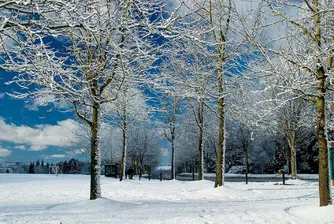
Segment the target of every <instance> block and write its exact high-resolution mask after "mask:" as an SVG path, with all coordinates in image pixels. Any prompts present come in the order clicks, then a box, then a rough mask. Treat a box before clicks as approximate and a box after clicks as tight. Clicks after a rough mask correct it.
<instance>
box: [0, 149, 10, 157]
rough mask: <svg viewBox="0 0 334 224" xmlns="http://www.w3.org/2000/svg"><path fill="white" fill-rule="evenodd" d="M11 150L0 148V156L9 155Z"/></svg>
mask: <svg viewBox="0 0 334 224" xmlns="http://www.w3.org/2000/svg"><path fill="white" fill-rule="evenodd" d="M11 153H12V152H11V151H9V150H8V149H4V148H0V157H6V156H9V155H10V154H11Z"/></svg>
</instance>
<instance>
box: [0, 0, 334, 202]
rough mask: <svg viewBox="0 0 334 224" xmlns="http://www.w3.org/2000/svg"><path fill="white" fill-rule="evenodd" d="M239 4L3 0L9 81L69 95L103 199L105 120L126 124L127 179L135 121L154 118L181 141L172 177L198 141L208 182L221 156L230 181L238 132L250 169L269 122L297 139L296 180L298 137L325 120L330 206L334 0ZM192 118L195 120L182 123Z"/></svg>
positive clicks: (31, 91)
mask: <svg viewBox="0 0 334 224" xmlns="http://www.w3.org/2000/svg"><path fill="white" fill-rule="evenodd" d="M239 3H240V2H239V1H233V0H187V1H181V2H180V3H178V2H177V1H176V2H175V1H174V2H173V4H170V2H169V1H167V0H159V1H135V0H125V1H109V0H100V1H94V2H91V1H79V0H78V1H76V0H73V1H70V2H68V1H59V0H57V1H54V0H47V1H45V0H44V1H33V2H30V1H13V2H7V1H0V4H1V5H0V8H1V10H2V18H3V19H2V26H1V43H2V54H1V63H0V64H1V68H2V69H4V70H7V71H12V72H16V74H17V75H16V76H15V77H14V78H13V79H12V81H11V82H8V84H11V83H15V84H17V85H18V86H19V87H21V89H20V90H18V91H15V92H14V93H12V94H11V95H12V96H14V97H16V98H27V97H28V98H29V97H30V98H33V99H36V98H43V99H46V103H50V102H52V103H54V104H56V103H59V102H62V101H67V102H68V103H70V104H72V105H73V110H74V112H75V114H76V115H77V117H78V118H79V119H80V120H82V122H84V123H85V124H86V125H87V126H88V127H89V129H90V131H89V139H90V146H91V148H90V150H89V151H90V161H91V169H90V170H91V193H90V198H91V199H96V198H98V197H101V187H100V184H99V182H100V180H99V176H100V163H101V158H100V157H101V156H100V154H101V153H100V146H101V129H103V123H104V122H109V123H111V124H114V125H118V126H119V127H120V128H121V130H122V133H121V136H122V144H121V145H122V154H121V172H122V177H123V175H124V173H125V166H126V158H127V157H128V156H127V155H128V154H129V153H130V152H129V151H130V145H129V142H128V140H129V139H128V134H129V130H130V127H131V125H132V124H134V123H135V122H139V123H145V124H147V123H149V122H150V123H152V121H153V120H154V119H153V118H152V116H149V115H153V117H154V118H155V121H154V124H152V125H151V126H153V127H154V128H155V129H154V130H160V131H157V133H159V135H161V136H164V137H165V138H166V140H167V141H168V142H169V143H170V146H171V151H172V156H171V167H172V169H171V178H172V179H174V178H175V170H176V169H175V167H176V155H177V154H178V153H181V152H182V148H183V149H186V150H185V151H187V152H190V151H192V150H191V149H192V148H196V151H197V152H196V153H195V154H196V160H197V165H198V171H199V178H200V179H202V178H203V172H204V166H205V164H207V165H208V164H210V163H211V161H215V168H216V181H215V187H218V186H222V185H223V184H224V175H223V174H224V172H223V170H225V166H226V162H227V161H228V160H227V148H228V144H229V140H228V139H233V138H234V136H233V134H232V133H238V135H237V136H238V137H240V138H239V139H236V142H237V144H238V147H235V148H240V149H242V153H243V154H244V157H245V163H246V167H248V165H247V164H248V163H249V159H248V155H249V148H250V146H251V145H252V144H253V142H254V141H255V140H256V139H259V140H258V142H261V141H262V142H261V144H260V145H262V146H263V145H272V143H273V142H275V141H274V140H270V138H268V137H266V138H263V136H265V135H266V134H267V132H268V130H269V133H270V136H272V137H274V139H275V140H276V141H277V139H280V140H278V144H276V145H283V144H285V143H286V144H287V148H288V149H289V150H286V152H287V153H288V154H289V155H290V156H289V158H291V159H290V161H291V171H292V175H293V177H294V178H295V177H296V158H297V157H296V142H298V141H299V136H303V134H302V133H303V131H307V130H308V127H313V126H314V125H315V126H316V136H315V139H316V141H317V148H318V152H319V193H320V194H319V195H320V205H321V206H324V205H328V204H330V203H331V198H330V190H329V175H328V160H327V158H328V152H327V138H326V132H328V131H329V130H327V129H326V128H328V129H329V128H330V127H332V124H330V122H331V121H332V119H325V117H326V114H327V117H328V118H331V116H332V115H331V114H332V112H331V110H330V109H329V108H330V107H331V106H332V107H333V94H332V92H331V91H332V90H333V89H332V88H333V78H334V75H333V69H332V68H333V45H334V43H333V42H334V39H333V37H334V34H333V28H332V27H333V11H334V5H333V4H334V3H333V2H332V1H330V0H313V1H312V2H309V1H308V0H304V2H302V3H300V2H297V3H291V2H289V1H288V2H285V1H279V0H263V1H261V2H259V4H257V2H255V3H254V4H251V5H250V4H248V2H246V1H245V2H243V4H239ZM260 3H261V4H260ZM245 4H246V5H247V6H248V7H246V8H243V7H242V5H245ZM171 5H172V7H170V6H171ZM290 10H292V12H293V13H291V14H289V12H291V11H290ZM279 29H281V30H282V31H281V32H278V33H277V32H275V33H274V31H275V30H279ZM141 99H143V100H141ZM148 111H149V113H148ZM184 115H186V116H187V117H188V118H189V122H188V123H187V122H183V123H182V125H184V128H181V127H180V122H179V121H180V119H181V117H182V116H184ZM314 122H315V123H314ZM187 125H189V126H190V127H191V128H190V131H188V130H189V128H188V127H186V126H187ZM134 126H135V125H134ZM212 130H214V131H212ZM233 130H236V131H233ZM135 132H138V130H137V131H135ZM132 136H136V135H135V133H134V134H132ZM147 136H150V137H151V135H150V134H149V135H147ZM138 139H140V140H143V139H145V138H143V137H139V138H138ZM190 139H195V141H190ZM303 139H305V137H303ZM195 142H196V143H195ZM231 142H232V141H231ZM194 143H195V144H194ZM145 144H146V143H145ZM145 144H144V145H145ZM230 144H231V143H230ZM185 145H188V146H187V147H184V146H185ZM206 145H210V148H211V149H212V152H211V151H210V150H208V149H207V150H205V148H206V147H207V146H206ZM135 147H136V148H137V145H135ZM280 147H281V146H280ZM143 148H145V147H143ZM146 148H151V146H148V145H147V144H146ZM263 148H266V147H258V149H259V153H266V151H265V150H263ZM261 149H262V150H261ZM137 151H138V150H137ZM233 156H234V155H232V157H233ZM177 157H179V158H180V157H181V155H179V156H177ZM131 158H135V160H136V161H137V162H139V163H140V162H141V159H142V158H141V156H140V155H139V154H137V155H131ZM232 160H233V158H232ZM179 161H180V160H179ZM205 161H207V162H206V163H205ZM142 163H143V162H142ZM142 165H143V164H142ZM247 172H248V168H247ZM121 179H122V178H121Z"/></svg>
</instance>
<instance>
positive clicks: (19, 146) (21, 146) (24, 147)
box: [14, 145, 27, 150]
mask: <svg viewBox="0 0 334 224" xmlns="http://www.w3.org/2000/svg"><path fill="white" fill-rule="evenodd" d="M14 149H20V150H26V149H27V148H26V146H25V145H17V146H14Z"/></svg>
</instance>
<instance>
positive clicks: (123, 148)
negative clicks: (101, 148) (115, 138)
mask: <svg viewBox="0 0 334 224" xmlns="http://www.w3.org/2000/svg"><path fill="white" fill-rule="evenodd" d="M122 120H123V127H122V129H123V136H122V160H121V175H120V179H119V180H120V181H122V180H123V179H124V178H125V170H126V140H127V117H126V112H125V111H124V112H123V118H122Z"/></svg>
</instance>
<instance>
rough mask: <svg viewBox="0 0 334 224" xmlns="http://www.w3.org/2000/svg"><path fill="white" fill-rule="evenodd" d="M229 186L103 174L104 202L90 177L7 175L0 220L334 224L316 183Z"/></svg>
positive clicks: (0, 182)
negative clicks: (92, 193) (92, 191)
mask: <svg viewBox="0 0 334 224" xmlns="http://www.w3.org/2000/svg"><path fill="white" fill-rule="evenodd" d="M287 182H288V184H290V185H285V186H283V185H278V184H277V183H276V184H275V183H273V182H268V183H250V184H248V185H246V184H245V183H236V182H233V183H228V182H227V183H226V186H225V187H221V188H216V189H214V188H213V182H212V181H195V182H186V181H163V182H160V181H157V180H153V181H152V180H151V181H148V180H141V181H139V180H126V181H124V182H119V181H118V180H116V179H113V178H105V177H101V183H102V192H103V198H102V199H99V200H95V201H89V200H88V198H89V176H84V175H60V176H58V177H56V176H53V175H21V174H0V223H33V224H35V223H43V224H47V223H55V224H60V223H62V224H67V223H98V224H99V223H124V224H127V223H154V224H158V223H177V224H183V223H220V224H221V223H223V224H225V223H226V224H242V223H259V224H262V223H265V224H275V223H277V224H278V223H279V224H284V223H291V224H297V223H300V224H308V223H309V224H324V223H334V207H333V206H327V207H322V208H320V207H318V203H319V199H318V185H317V183H316V182H308V181H301V180H296V181H287Z"/></svg>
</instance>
